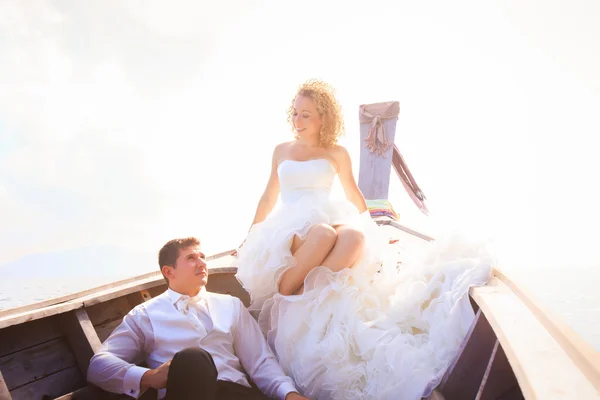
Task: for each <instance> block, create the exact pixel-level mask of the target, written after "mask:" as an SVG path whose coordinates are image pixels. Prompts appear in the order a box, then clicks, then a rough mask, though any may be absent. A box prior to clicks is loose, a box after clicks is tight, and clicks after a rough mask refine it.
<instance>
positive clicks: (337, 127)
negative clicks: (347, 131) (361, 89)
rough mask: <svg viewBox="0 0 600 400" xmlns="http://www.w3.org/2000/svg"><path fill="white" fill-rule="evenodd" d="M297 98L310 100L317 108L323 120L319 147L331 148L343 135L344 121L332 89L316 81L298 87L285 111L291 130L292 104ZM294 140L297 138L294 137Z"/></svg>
mask: <svg viewBox="0 0 600 400" xmlns="http://www.w3.org/2000/svg"><path fill="white" fill-rule="evenodd" d="M298 96H305V97H309V98H310V99H312V100H313V101H314V102H315V104H316V106H317V111H318V112H319V114H320V115H321V117H322V118H323V126H322V127H321V142H320V144H321V146H323V147H331V146H333V145H335V144H336V143H337V141H338V139H339V138H340V136H342V135H343V134H344V119H343V116H342V108H341V107H340V104H339V103H338V101H337V99H336V98H335V94H334V89H333V88H332V87H331V86H330V85H328V84H327V83H325V82H323V81H320V80H317V79H311V80H309V81H306V82H304V83H303V84H302V85H300V87H299V88H298V91H297V92H296V95H295V96H294V98H293V99H292V104H291V105H290V107H289V108H288V111H287V121H288V122H289V124H290V125H291V126H292V129H294V121H293V114H294V102H295V101H296V98H297V97H298ZM296 138H298V137H297V136H296Z"/></svg>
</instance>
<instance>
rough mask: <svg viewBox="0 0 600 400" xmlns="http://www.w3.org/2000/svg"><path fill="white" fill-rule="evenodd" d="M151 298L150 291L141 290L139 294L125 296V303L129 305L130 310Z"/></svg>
mask: <svg viewBox="0 0 600 400" xmlns="http://www.w3.org/2000/svg"><path fill="white" fill-rule="evenodd" d="M153 289H154V288H153ZM165 290H166V289H165ZM152 297H153V296H152V294H151V293H150V290H141V291H139V292H135V293H131V294H129V295H127V302H128V303H129V306H130V308H134V307H135V306H137V305H140V304H142V303H143V302H145V301H148V300H150V299H151V298H152Z"/></svg>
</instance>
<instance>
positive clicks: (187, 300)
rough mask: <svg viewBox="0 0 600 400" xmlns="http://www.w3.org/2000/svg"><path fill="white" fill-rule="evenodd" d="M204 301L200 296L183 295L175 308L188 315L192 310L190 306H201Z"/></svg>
mask: <svg viewBox="0 0 600 400" xmlns="http://www.w3.org/2000/svg"><path fill="white" fill-rule="evenodd" d="M202 300H204V298H203V297H202V296H201V295H199V294H197V295H195V296H194V297H190V296H188V295H183V296H181V297H180V298H179V300H177V302H176V303H175V307H176V308H177V310H179V311H180V312H182V313H183V314H185V315H187V313H188V311H189V310H190V304H191V305H195V304H198V305H200V304H201V302H202Z"/></svg>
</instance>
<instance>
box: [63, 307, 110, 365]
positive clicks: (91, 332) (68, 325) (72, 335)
mask: <svg viewBox="0 0 600 400" xmlns="http://www.w3.org/2000/svg"><path fill="white" fill-rule="evenodd" d="M62 317H63V319H62V323H63V328H64V331H65V336H66V337H67V341H68V342H69V345H70V346H71V350H72V351H73V354H74V355H75V359H76V360H77V364H78V365H79V370H80V371H81V374H82V375H83V376H87V370H88V366H89V363H90V359H91V358H92V356H93V355H94V353H95V352H96V351H98V349H99V348H100V345H101V342H100V339H99V338H98V334H97V333H96V330H95V329H94V326H93V325H92V321H90V318H89V316H88V314H87V312H86V310H85V309H79V310H75V311H71V312H69V313H67V314H63V315H62Z"/></svg>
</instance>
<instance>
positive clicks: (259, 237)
mask: <svg viewBox="0 0 600 400" xmlns="http://www.w3.org/2000/svg"><path fill="white" fill-rule="evenodd" d="M288 121H289V122H290V123H291V125H292V128H293V130H294V132H295V136H296V137H295V140H293V141H291V142H286V143H282V144H280V145H278V146H277V147H276V148H275V150H274V152H273V157H272V169H271V175H270V178H269V181H268V183H267V186H266V189H265V191H264V193H263V195H262V197H261V199H260V202H259V204H258V208H257V211H256V215H255V218H254V221H253V223H252V226H251V229H250V231H249V233H248V235H247V237H246V240H245V242H244V243H243V245H242V246H241V248H240V249H238V259H237V266H238V272H237V275H236V277H237V279H238V280H239V281H240V283H241V284H242V286H243V287H244V289H246V291H247V292H248V293H249V294H250V297H251V304H250V307H249V308H250V310H251V312H253V313H254V315H255V316H256V317H257V319H258V322H259V324H260V327H261V329H262V331H263V333H264V334H265V335H266V337H267V341H268V343H269V345H270V346H271V348H272V349H273V351H274V353H275V355H276V356H277V359H278V361H279V363H280V364H281V366H282V367H283V368H284V370H285V371H286V373H287V374H288V375H289V376H291V377H292V379H294V381H295V383H296V385H297V387H298V388H299V389H300V390H301V391H302V394H303V395H304V396H306V397H308V398H312V399H409V400H413V399H420V398H421V397H427V396H428V395H429V394H431V392H432V391H433V389H435V387H436V386H437V384H438V383H439V382H440V380H441V378H442V376H443V374H444V372H445V370H446V369H447V367H448V366H449V364H450V363H451V362H452V360H453V359H454V357H455V356H456V352H457V350H458V347H459V345H460V343H461V341H462V339H463V338H464V335H465V334H466V332H467V330H468V328H469V326H470V324H471V322H472V320H473V311H472V308H471V307H470V303H469V300H468V290H469V288H470V287H471V286H475V285H483V284H485V283H486V282H487V280H488V279H489V277H490V274H491V268H492V259H491V256H490V254H489V253H488V252H487V251H486V249H485V247H484V246H483V245H480V244H469V243H466V242H464V241H461V240H459V239H458V238H456V237H448V238H444V239H438V240H436V241H435V242H431V243H430V244H428V245H427V246H426V247H425V248H424V249H419V250H415V251H411V252H409V253H406V254H403V255H402V257H401V259H400V256H399V255H398V254H397V253H394V252H392V251H390V249H389V247H390V246H389V245H388V240H387V238H385V237H383V236H382V234H381V231H380V229H379V228H378V226H377V225H376V223H375V222H374V221H373V220H372V219H371V217H370V214H369V211H368V210H367V205H366V202H365V199H364V197H363V195H362V193H361V191H360V189H359V188H358V186H357V185H356V181H355V179H354V176H353V173H352V165H351V160H350V157H349V155H348V152H347V150H346V149H345V148H344V147H342V146H340V145H338V144H337V139H338V138H339V137H340V135H341V134H342V133H343V131H344V126H343V120H342V115H341V108H340V105H339V104H338V102H337V100H336V98H335V96H334V94H333V91H332V89H331V88H330V87H329V86H328V85H327V84H325V83H323V82H320V81H308V82H306V83H305V84H303V85H302V86H301V87H300V88H299V90H298V92H297V94H296V96H295V97H294V99H293V101H292V104H291V106H290V108H289V110H288ZM336 174H337V176H338V177H339V181H340V183H341V185H342V187H343V189H344V193H345V196H346V199H344V200H341V201H337V202H335V201H333V200H332V199H330V191H331V187H332V183H333V180H334V177H335V175H336ZM279 195H281V207H280V208H279V209H277V210H274V206H275V204H276V201H277V198H278V197H279ZM400 261H401V264H400V265H401V267H400V268H398V262H400Z"/></svg>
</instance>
